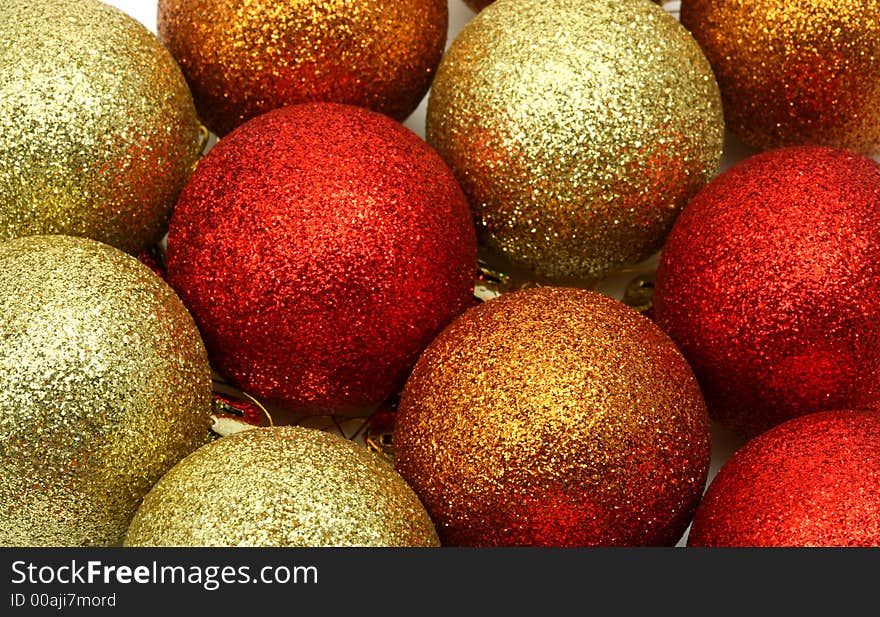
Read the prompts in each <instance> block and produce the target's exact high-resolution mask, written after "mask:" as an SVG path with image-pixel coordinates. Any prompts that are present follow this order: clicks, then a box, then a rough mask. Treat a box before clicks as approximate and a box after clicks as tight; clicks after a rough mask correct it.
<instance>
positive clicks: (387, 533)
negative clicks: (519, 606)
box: [125, 426, 439, 547]
mask: <svg viewBox="0 0 880 617" xmlns="http://www.w3.org/2000/svg"><path fill="white" fill-rule="evenodd" d="M438 544H439V542H438V539H437V532H436V531H435V530H434V525H433V523H432V522H431V519H430V518H428V514H427V513H426V512H425V509H424V507H423V506H422V504H421V503H420V502H419V499H418V497H416V495H415V493H413V491H412V489H411V488H410V487H409V486H407V484H406V483H405V482H404V481H403V479H402V478H401V477H400V476H399V475H398V474H397V472H396V471H394V468H393V467H392V466H391V464H390V463H388V462H387V461H386V460H385V459H383V458H382V457H381V456H379V455H378V454H375V453H373V452H370V451H368V450H367V449H365V448H363V447H361V446H358V445H356V444H354V443H352V442H350V441H348V440H346V439H344V438H342V437H340V436H339V435H335V434H331V433H327V432H324V431H319V430H316V429H308V428H302V427H297V426H279V427H270V428H256V429H252V430H247V431H244V432H241V433H236V434H235V435H231V436H229V437H223V438H221V439H218V440H217V441H215V442H213V443H212V444H210V445H207V446H204V447H202V448H201V449H199V450H198V451H196V452H195V453H193V454H191V455H190V456H188V457H187V458H186V459H184V460H183V461H181V462H180V463H179V464H178V465H177V466H176V467H174V469H172V470H171V471H169V472H168V473H167V474H166V475H165V476H164V477H163V478H162V479H161V480H160V481H159V482H158V483H157V484H156V486H155V487H154V488H153V490H152V491H150V493H149V494H148V495H147V496H146V497H145V498H144V502H143V504H142V505H141V507H140V509H139V510H138V512H137V514H136V515H135V517H134V519H133V520H132V522H131V527H130V528H129V530H128V533H127V535H126V538H125V545H126V546H299V547H309V546H316V547H317V546H418V547H428V546H437V545H438Z"/></svg>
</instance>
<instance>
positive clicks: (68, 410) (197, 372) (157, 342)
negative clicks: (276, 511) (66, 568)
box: [0, 235, 211, 546]
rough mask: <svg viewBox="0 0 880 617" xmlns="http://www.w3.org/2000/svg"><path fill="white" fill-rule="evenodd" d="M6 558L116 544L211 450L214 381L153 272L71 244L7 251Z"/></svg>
mask: <svg viewBox="0 0 880 617" xmlns="http://www.w3.org/2000/svg"><path fill="white" fill-rule="evenodd" d="M0 314H2V315H3V319H2V320H0V469H2V470H3V472H2V477H0V511H2V512H3V524H2V525H0V545H2V546H105V545H116V544H119V543H120V542H121V541H122V537H123V535H124V533H125V531H126V529H127V527H128V524H129V521H130V520H131V517H132V516H133V515H134V512H135V510H136V509H137V507H138V506H139V504H140V501H141V499H142V498H143V496H144V495H146V493H147V491H149V490H150V489H151V488H152V486H153V484H154V483H155V482H156V481H157V480H158V479H159V478H160V477H161V476H162V475H163V474H164V473H165V472H166V471H168V470H169V469H170V468H171V467H172V466H173V465H175V464H176V463H177V462H178V461H179V460H181V459H182V458H184V457H185V456H186V455H188V454H190V453H191V452H193V451H195V450H196V449H197V448H198V447H199V446H201V445H202V444H204V443H205V442H206V441H207V440H208V427H209V418H210V411H211V369H210V367H209V365H208V358H207V354H206V352H205V348H204V345H203V344H202V340H201V338H200V336H199V332H198V330H197V329H196V325H195V323H194V322H193V320H192V317H191V316H190V315H189V313H188V312H187V311H186V309H185V308H184V306H183V304H182V303H181V301H180V299H179V298H178V297H177V296H176V295H175V294H174V292H173V290H172V289H171V288H170V287H169V286H168V285H167V284H166V283H165V282H164V281H162V280H161V279H160V278H158V277H157V276H156V275H155V274H154V273H153V272H152V271H150V269H149V268H147V267H146V266H145V265H143V264H141V263H140V262H138V261H137V260H136V259H135V258H134V257H132V256H130V255H127V254H125V253H123V252H121V251H119V250H117V249H115V248H112V247H110V246H108V245H105V244H102V243H99V242H96V241H94V240H89V239H85V238H78V237H70V236H61V235H56V236H29V237H24V238H18V239H15V240H9V241H7V242H4V243H0Z"/></svg>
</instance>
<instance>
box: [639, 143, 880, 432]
mask: <svg viewBox="0 0 880 617" xmlns="http://www.w3.org/2000/svg"><path fill="white" fill-rule="evenodd" d="M654 314H655V319H656V322H657V324H658V325H659V326H660V327H661V328H662V329H663V330H664V331H665V332H667V333H668V334H669V335H670V336H671V337H672V339H673V340H674V341H675V342H676V344H677V345H678V346H679V348H680V349H681V351H682V353H683V354H684V355H685V357H686V358H687V359H688V361H689V362H690V364H691V366H692V367H693V369H694V372H695V373H696V375H697V378H698V379H699V381H700V385H701V387H702V389H703V393H704V395H705V396H706V401H707V403H708V406H709V411H710V414H711V415H712V417H713V418H714V419H715V420H717V421H718V422H719V423H721V424H722V425H724V426H726V427H728V428H730V429H732V430H734V431H736V432H738V433H740V434H742V435H745V436H754V435H756V434H758V433H760V432H762V431H765V430H767V429H769V428H770V427H772V426H774V425H777V424H779V423H781V422H783V421H785V420H788V419H790V418H793V417H797V416H800V415H804V414H807V413H810V412H815V411H823V410H829V409H876V408H877V407H878V400H880V399H878V393H880V354H878V349H880V164H878V163H877V162H876V161H874V160H872V159H869V158H867V157H865V156H863V155H861V154H858V153H856V152H851V151H845V150H836V149H832V148H826V147H820V146H801V147H791V148H784V149H779V150H772V151H768V152H765V153H762V154H758V155H755V156H752V157H750V158H748V159H746V160H744V161H741V162H740V163H739V164H737V165H735V166H734V167H732V168H730V169H728V170H727V171H725V172H724V173H722V174H721V175H720V176H718V177H717V178H715V179H714V180H713V181H712V182H711V183H710V184H709V185H708V186H707V187H706V188H705V189H704V190H703V191H701V192H700V194H699V195H697V196H696V197H695V198H694V199H693V200H692V201H691V202H690V203H688V205H687V206H686V207H685V209H684V211H683V212H682V214H681V216H680V217H679V219H678V220H677V221H676V223H675V226H674V228H673V230H672V233H671V234H670V236H669V239H668V241H667V242H666V245H665V247H664V249H663V253H662V255H661V257H660V264H659V267H658V270H657V277H656V281H655V289H654Z"/></svg>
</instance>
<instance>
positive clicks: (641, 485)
mask: <svg viewBox="0 0 880 617" xmlns="http://www.w3.org/2000/svg"><path fill="white" fill-rule="evenodd" d="M392 442H393V447H394V456H395V466H396V468H397V470H398V471H399V472H400V474H401V475H402V476H403V477H404V479H406V481H407V482H409V484H410V485H411V486H412V487H413V489H414V490H415V492H416V494H418V496H419V498H420V499H421V501H422V503H424V505H425V507H426V509H427V511H428V513H429V514H430V515H431V517H432V519H433V521H434V523H435V525H436V526H437V532H438V534H439V536H440V539H441V541H442V542H443V544H444V545H447V546H450V545H451V546H595V545H618V546H620V545H624V546H636V545H668V546H672V545H674V544H676V542H677V541H678V540H679V539H680V538H681V537H682V535H683V533H684V531H685V529H686V527H687V526H688V524H689V523H690V520H691V517H692V515H693V512H694V509H695V508H696V506H697V502H698V501H699V498H700V495H701V493H702V490H703V486H704V483H705V481H706V477H707V473H708V470H709V459H710V434H709V417H708V414H707V412H706V406H705V403H704V402H703V398H702V395H701V394H700V390H699V388H698V386H697V381H696V379H695V378H694V375H693V373H692V372H691V369H690V367H689V366H688V365H687V363H686V362H685V360H684V358H683V357H682V356H681V354H680V353H679V351H678V350H677V349H676V347H675V345H673V343H672V341H670V340H669V338H668V337H667V336H666V335H665V334H663V332H661V331H660V329H659V328H657V327H656V326H655V325H654V324H653V323H652V322H651V321H649V320H648V319H646V318H645V317H642V316H641V315H639V314H638V313H636V312H635V311H633V310H632V309H630V308H628V307H626V306H624V305H623V304H622V303H620V302H619V301H617V300H614V299H612V298H609V297H607V296H604V295H601V294H597V293H594V292H590V291H586V290H579V289H574V288H561V287H541V288H536V289H530V290H525V291H518V292H513V293H510V294H507V295H503V296H501V297H500V298H497V299H494V300H489V301H487V302H484V303H483V304H481V305H479V306H477V307H475V308H472V309H470V310H468V311H467V312H465V313H464V314H463V315H462V316H460V317H459V318H457V319H456V320H455V321H453V322H452V324H450V325H449V326H448V327H447V328H446V329H445V330H444V331H443V332H442V333H441V334H440V335H439V336H438V337H437V338H436V339H435V340H434V341H433V342H432V343H431V344H430V345H429V346H428V348H427V349H426V350H425V352H424V353H423V354H422V355H421V356H420V358H419V361H418V362H417V364H416V366H415V369H414V370H413V372H412V374H411V375H410V377H409V379H408V381H407V383H406V387H405V388H404V391H403V396H402V398H401V401H400V406H399V409H398V413H397V418H396V421H395V426H394V432H393V438H392Z"/></svg>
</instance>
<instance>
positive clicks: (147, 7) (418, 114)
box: [105, 0, 751, 546]
mask: <svg viewBox="0 0 880 617" xmlns="http://www.w3.org/2000/svg"><path fill="white" fill-rule="evenodd" d="M105 1H106V2H107V3H108V4H111V5H113V6H116V7H118V8H120V9H122V10H123V11H125V12H126V13H128V14H129V15H131V16H132V17H134V18H135V19H137V20H138V21H140V22H141V23H143V24H144V25H145V26H146V27H147V28H148V29H149V30H151V31H152V32H156V3H155V2H151V1H144V0H105ZM678 4H679V3H678V2H667V3H666V4H665V8H666V10H668V11H670V12H671V13H673V14H674V15H677V12H678V10H677V9H678ZM473 17H474V12H473V11H472V10H471V9H469V8H468V7H467V5H465V4H464V2H463V1H462V0H449V32H448V36H447V45H448V42H450V41H452V40H453V39H454V38H455V36H456V35H457V34H458V33H459V31H460V30H461V29H462V28H463V27H464V26H465V24H467V22H468V21H470V20H471V19H472V18H473ZM426 102H427V97H426V98H425V99H424V100H423V101H422V102H421V104H420V105H419V106H418V108H417V109H416V110H415V111H414V112H413V114H412V115H411V116H410V117H409V118H408V119H407V120H406V122H405V123H404V124H405V125H406V126H407V127H409V128H410V129H411V130H413V131H414V132H415V133H416V134H418V135H419V136H421V137H423V138H424V135H425V106H426ZM750 153H751V152H750V151H749V150H748V149H747V148H745V147H744V146H742V144H740V143H739V142H737V141H736V140H735V139H734V138H732V137H730V136H728V140H727V143H726V145H725V153H724V158H723V160H722V165H721V168H722V169H726V168H727V167H729V166H730V165H731V164H733V163H734V162H736V161H738V160H740V159H742V158H744V157H745V156H747V155H748V154H750ZM649 261H651V260H649ZM608 291H609V292H610V293H611V294H612V295H617V296H618V297H619V292H620V289H617V288H614V287H612V288H609V289H608ZM712 437H713V439H712V441H713V447H712V466H711V469H710V471H709V481H711V479H712V478H713V477H714V475H715V474H716V473H717V471H718V469H719V468H720V466H721V465H723V464H724V462H725V461H726V460H727V459H728V458H729V457H730V455H731V454H732V453H733V452H734V451H735V450H736V448H738V447H739V446H740V445H741V444H742V440H741V439H739V438H738V437H736V436H734V435H732V434H731V433H729V432H727V431H726V430H724V429H722V428H720V427H718V426H713V434H712ZM686 538H687V535H685V537H684V538H682V540H681V542H679V546H681V545H683V544H684V542H685V540H686Z"/></svg>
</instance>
